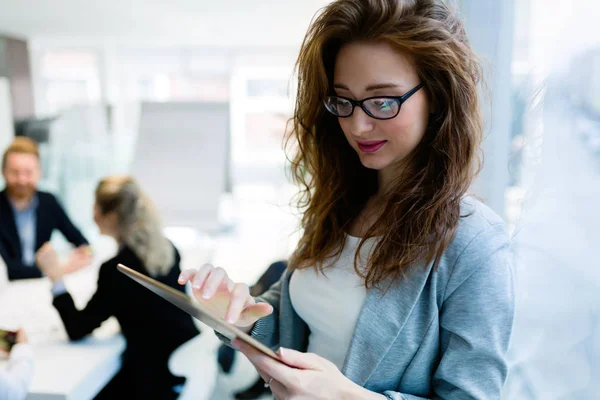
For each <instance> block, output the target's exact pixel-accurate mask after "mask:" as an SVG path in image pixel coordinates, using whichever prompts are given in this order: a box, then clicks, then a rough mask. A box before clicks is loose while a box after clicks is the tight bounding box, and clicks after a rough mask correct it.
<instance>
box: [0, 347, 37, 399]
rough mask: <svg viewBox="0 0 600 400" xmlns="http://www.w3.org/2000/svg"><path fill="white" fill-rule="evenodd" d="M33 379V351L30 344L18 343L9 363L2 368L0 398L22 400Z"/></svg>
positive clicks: (11, 353)
mask: <svg viewBox="0 0 600 400" xmlns="http://www.w3.org/2000/svg"><path fill="white" fill-rule="evenodd" d="M32 379H33V351H32V350H31V346H30V345H28V344H23V343H21V344H16V345H15V346H14V347H13V348H12V351H11V352H10V358H9V359H8V365H6V368H3V369H0V399H3V400H22V399H24V398H25V396H27V391H28V389H29V385H30V384H31V380H32Z"/></svg>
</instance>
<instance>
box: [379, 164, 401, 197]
mask: <svg viewBox="0 0 600 400" xmlns="http://www.w3.org/2000/svg"><path fill="white" fill-rule="evenodd" d="M397 173H398V172H397V169H396V170H394V169H393V168H392V166H391V165H390V166H388V167H386V168H384V169H381V170H379V171H378V172H377V196H378V197H379V196H384V195H385V194H386V193H388V192H389V190H390V189H391V188H392V185H393V183H394V178H395V177H396V174H397Z"/></svg>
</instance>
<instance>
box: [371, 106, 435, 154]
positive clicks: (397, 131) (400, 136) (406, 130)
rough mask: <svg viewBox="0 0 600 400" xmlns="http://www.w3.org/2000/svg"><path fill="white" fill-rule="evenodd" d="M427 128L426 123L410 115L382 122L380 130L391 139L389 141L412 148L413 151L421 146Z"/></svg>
mask: <svg viewBox="0 0 600 400" xmlns="http://www.w3.org/2000/svg"><path fill="white" fill-rule="evenodd" d="M426 128H427V122H426V121H423V120H422V119H421V118H415V117H414V116H413V115H410V114H408V113H406V114H404V115H399V116H398V117H396V118H394V119H391V120H388V121H381V124H380V129H381V131H382V132H385V135H386V136H387V137H388V138H389V139H388V140H390V141H392V142H393V143H394V144H395V145H396V146H400V147H404V148H405V147H410V148H411V149H412V148H414V147H415V146H416V145H417V144H419V142H420V141H421V139H422V138H423V136H424V135H425V129H426Z"/></svg>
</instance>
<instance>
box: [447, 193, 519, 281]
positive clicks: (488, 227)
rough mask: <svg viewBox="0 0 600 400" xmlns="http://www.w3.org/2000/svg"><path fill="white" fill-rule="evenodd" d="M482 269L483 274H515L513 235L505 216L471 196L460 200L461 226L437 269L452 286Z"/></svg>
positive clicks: (459, 224)
mask: <svg viewBox="0 0 600 400" xmlns="http://www.w3.org/2000/svg"><path fill="white" fill-rule="evenodd" d="M482 269H483V271H480V274H490V275H503V276H509V277H511V276H512V253H511V251H510V238H509V234H508V230H507V227H506V223H505V222H504V220H503V219H502V218H501V217H500V216H499V215H498V214H496V213H495V212H494V211H493V210H492V209H490V208H489V207H488V206H486V205H485V204H483V203H482V202H481V201H479V200H477V199H475V198H474V197H470V196H469V197H465V198H463V200H462V201H461V217H460V220H459V223H458V227H457V230H456V233H455V235H454V238H453V239H452V241H451V243H450V244H449V246H448V247H447V249H446V251H445V252H444V255H443V256H442V259H441V260H440V264H439V269H438V273H439V275H440V277H441V278H443V280H444V281H446V282H447V284H448V288H449V289H451V287H453V286H458V285H460V284H461V283H462V282H464V281H466V280H467V279H468V278H469V277H470V276H472V275H473V274H474V273H475V272H476V271H478V270H482Z"/></svg>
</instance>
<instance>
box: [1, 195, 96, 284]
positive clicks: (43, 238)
mask: <svg viewBox="0 0 600 400" xmlns="http://www.w3.org/2000/svg"><path fill="white" fill-rule="evenodd" d="M37 196H38V201H39V203H38V207H37V210H36V220H37V222H36V235H35V251H37V250H38V249H39V248H40V247H42V245H43V244H44V243H46V242H47V241H49V240H50V236H52V232H53V231H54V230H59V231H60V233H62V234H63V236H64V237H65V238H66V239H67V240H68V241H69V242H70V243H72V244H73V245H74V246H81V245H84V244H88V241H87V240H86V238H85V237H83V235H82V234H81V232H80V231H79V230H78V229H77V228H76V227H75V225H73V223H72V222H71V220H70V219H69V217H68V216H67V214H66V213H65V211H64V210H63V208H62V207H61V206H60V204H59V203H58V201H57V200H56V197H54V196H53V195H52V194H50V193H46V192H37ZM0 242H1V243H0V256H1V257H2V258H3V259H4V262H5V263H6V268H7V272H8V279H9V280H15V279H27V278H40V277H41V276H42V273H41V272H40V270H39V269H38V268H37V266H35V265H34V266H33V267H32V266H29V265H23V261H22V258H23V251H22V249H21V241H20V239H19V234H18V232H17V225H16V223H15V215H14V213H13V209H12V207H11V205H10V203H9V200H8V197H7V194H6V190H3V191H2V192H0Z"/></svg>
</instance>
